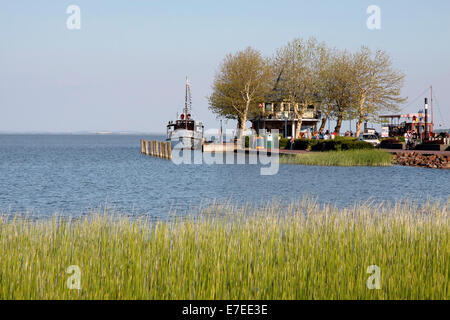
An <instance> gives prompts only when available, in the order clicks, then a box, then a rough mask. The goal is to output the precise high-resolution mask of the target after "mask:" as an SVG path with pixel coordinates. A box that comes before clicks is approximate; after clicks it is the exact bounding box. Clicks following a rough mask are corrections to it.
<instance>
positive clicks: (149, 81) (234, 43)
mask: <svg viewBox="0 0 450 320" xmlns="http://www.w3.org/2000/svg"><path fill="white" fill-rule="evenodd" d="M71 4H76V5H78V6H80V8H81V30H75V31H70V30H68V29H67V28H66V20H67V17H68V15H67V14H66V8H67V7H68V6H69V5H71ZM371 4H375V5H378V6H380V7H381V10H382V11H381V13H382V17H381V18H382V29H381V30H379V31H371V30H368V29H367V27H366V19H367V14H366V9H367V7H368V6H369V5H371ZM310 36H315V37H316V38H318V39H319V40H320V41H325V42H327V43H328V44H329V45H330V46H336V47H338V48H347V49H351V50H355V49H357V48H359V47H360V46H361V45H367V46H369V47H371V48H373V49H377V48H381V49H384V50H387V51H388V52H390V53H391V55H392V57H393V59H394V63H395V65H396V66H397V67H398V68H399V69H402V70H403V71H404V72H405V73H406V74H407V81H406V85H405V89H404V94H405V95H407V96H409V97H410V98H411V99H413V98H415V97H417V96H418V95H419V94H420V93H421V92H423V91H424V89H426V87H428V86H430V85H431V84H433V86H434V88H435V92H436V95H437V103H438V104H439V107H440V113H441V114H442V116H443V117H441V115H440V114H439V111H438V110H436V111H435V118H437V119H436V120H441V121H442V122H444V124H445V126H446V127H450V86H449V83H450V41H449V39H450V1H447V0H431V1H420V2H419V1H403V0H395V1H392V0H390V1H385V0H383V1H381V0H377V1H375V0H372V1H365V0H346V1H334V0H327V1H325V0H319V1H300V0H297V1H282V0H278V1H243V0H241V1H232V0H229V1H170V0H168V1H137V0H135V1H133V0H129V1H101V0H96V1H92V0H90V1H88V0H71V1H61V0H53V1H49V0H47V1H31V0H29V1H23V0H15V1H3V2H2V4H1V11H0V131H13V132H27V131H46V132H71V131H84V130H111V131H124V130H131V131H146V132H164V131H165V124H166V122H167V121H168V120H171V119H173V118H174V117H175V116H176V113H177V111H180V110H181V108H182V106H183V100H184V79H185V76H186V75H188V76H189V77H190V78H191V82H192V86H193V88H192V92H193V108H194V115H196V117H197V118H199V119H202V120H204V122H205V124H206V126H207V127H208V128H211V127H217V126H218V121H217V120H216V119H215V116H214V115H212V114H211V113H210V112H209V110H208V103H207V100H206V96H207V95H208V94H209V93H210V88H211V83H212V80H213V76H214V73H215V71H216V70H217V67H218V65H219V63H220V62H221V60H222V59H223V57H224V56H225V54H227V53H229V52H235V51H237V50H240V49H244V48H245V47H247V46H253V47H255V48H256V49H259V50H261V51H262V53H263V54H265V55H272V54H273V53H274V51H275V50H276V49H277V48H279V47H281V46H283V45H284V44H286V43H287V42H288V41H290V40H292V39H293V38H294V37H304V38H308V37H310ZM422 102H423V98H421V99H419V100H418V101H417V103H414V104H413V105H411V106H409V107H408V108H407V109H406V110H405V111H408V112H415V111H417V108H418V106H420V105H421V104H422ZM228 127H234V123H232V122H229V123H228Z"/></svg>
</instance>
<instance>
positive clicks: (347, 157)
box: [280, 150, 392, 167]
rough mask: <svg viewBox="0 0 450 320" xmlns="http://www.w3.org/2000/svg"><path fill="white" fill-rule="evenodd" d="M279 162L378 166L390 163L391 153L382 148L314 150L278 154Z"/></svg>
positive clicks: (314, 164) (310, 164) (389, 164)
mask: <svg viewBox="0 0 450 320" xmlns="http://www.w3.org/2000/svg"><path fill="white" fill-rule="evenodd" d="M280 163H281V164H300V165H309V166H338V167H349V166H368V167H369V166H379V167H387V166H391V165H392V155H391V154H390V153H388V152H386V151H382V150H349V151H330V152H314V153H309V154H298V155H285V156H280Z"/></svg>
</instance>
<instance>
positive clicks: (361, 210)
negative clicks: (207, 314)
mask: <svg viewBox="0 0 450 320" xmlns="http://www.w3.org/2000/svg"><path fill="white" fill-rule="evenodd" d="M449 202H450V201H447V202H446V203H426V204H423V205H421V206H419V205H414V204H412V203H397V204H373V203H366V204H359V205H355V206H353V207H351V208H346V209H338V208H335V207H333V206H324V205H322V206H319V205H317V204H316V203H315V202H314V201H312V200H303V201H300V202H298V203H292V204H290V205H288V206H282V205H280V204H279V203H276V202H272V203H268V204H267V205H265V206H257V207H254V206H251V205H247V206H237V205H230V204H226V205H219V204H213V205H211V206H207V207H205V208H203V209H202V210H201V213H200V214H198V213H197V214H196V215H195V216H191V217H186V218H183V219H181V218H175V219H173V220H165V221H149V220H142V219H137V220H133V219H130V218H127V217H123V216H119V215H117V214H115V215H108V214H106V213H102V214H98V215H93V216H88V217H84V218H81V219H78V220H71V219H63V218H61V217H57V216H55V217H54V218H53V219H51V220H37V221H29V220H26V219H19V218H17V217H15V218H11V217H6V216H4V217H3V218H0V299H449V297H450V293H449V272H450V271H449V256H450V243H449V210H448V209H449ZM71 265H76V266H79V268H80V271H81V273H80V275H81V277H80V284H81V289H80V290H77V289H69V288H68V286H67V280H68V278H69V277H70V275H69V274H67V273H66V269H67V268H68V267H69V266H71ZM371 265H377V266H379V268H380V270H381V289H379V290H369V289H368V287H367V285H366V282H367V279H368V277H369V276H370V274H367V268H368V266H371Z"/></svg>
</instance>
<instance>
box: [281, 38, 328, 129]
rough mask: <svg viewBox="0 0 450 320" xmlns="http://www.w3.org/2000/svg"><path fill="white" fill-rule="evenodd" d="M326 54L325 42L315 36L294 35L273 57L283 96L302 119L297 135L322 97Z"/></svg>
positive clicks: (297, 126) (299, 118) (298, 125)
mask: <svg viewBox="0 0 450 320" xmlns="http://www.w3.org/2000/svg"><path fill="white" fill-rule="evenodd" d="M326 57H327V48H326V46H325V44H323V43H318V42H317V40H316V39H314V38H311V39H309V40H307V41H304V40H302V39H294V40H293V41H291V42H289V43H288V44H287V45H286V46H284V47H282V48H281V49H279V50H278V51H277V53H276V55H275V57H274V59H273V66H274V70H275V72H276V74H280V77H279V83H278V89H279V95H280V98H281V99H282V100H285V101H287V102H288V103H289V104H290V105H291V108H292V111H293V113H294V116H295V118H296V119H297V120H298V121H297V125H296V129H295V132H296V136H297V137H298V136H299V135H300V131H301V127H302V121H303V115H304V113H305V111H306V109H307V107H308V106H310V105H312V104H314V103H315V102H317V101H318V100H319V97H318V95H319V90H318V79H319V68H320V66H321V63H322V62H323V60H324V59H326Z"/></svg>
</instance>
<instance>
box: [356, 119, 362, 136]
mask: <svg viewBox="0 0 450 320" xmlns="http://www.w3.org/2000/svg"><path fill="white" fill-rule="evenodd" d="M363 120H364V118H361V117H360V118H359V119H358V122H357V123H356V138H359V135H360V134H361V127H362V124H363V122H364V121H363Z"/></svg>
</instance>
